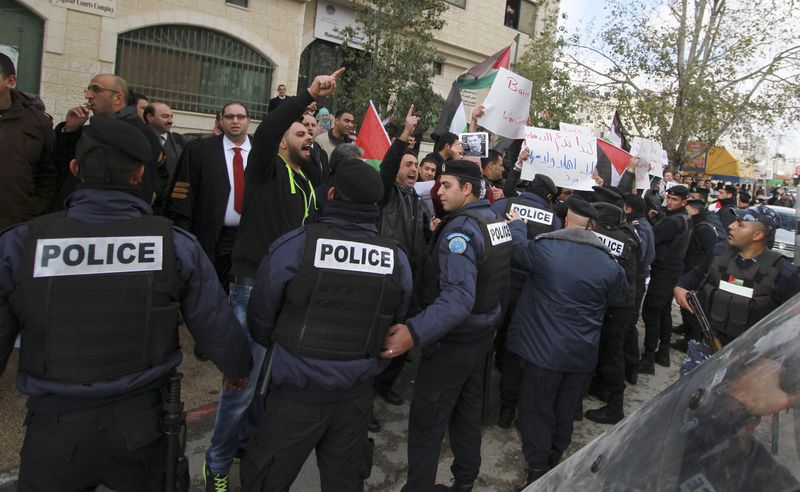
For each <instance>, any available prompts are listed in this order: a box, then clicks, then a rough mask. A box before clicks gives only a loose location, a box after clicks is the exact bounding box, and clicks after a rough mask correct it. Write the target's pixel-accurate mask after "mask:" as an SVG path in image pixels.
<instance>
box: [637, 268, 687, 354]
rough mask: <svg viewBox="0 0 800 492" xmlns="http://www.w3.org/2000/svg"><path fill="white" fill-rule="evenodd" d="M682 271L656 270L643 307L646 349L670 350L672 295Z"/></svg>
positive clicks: (651, 278)
mask: <svg viewBox="0 0 800 492" xmlns="http://www.w3.org/2000/svg"><path fill="white" fill-rule="evenodd" d="M680 277H681V272H669V271H662V270H654V271H653V273H652V276H651V277H650V285H649V286H648V287H647V295H646V296H645V298H644V306H643V307H642V319H643V320H644V329H645V334H644V351H645V353H650V354H652V353H654V352H655V351H656V350H658V349H659V348H660V349H661V350H664V351H668V350H669V342H670V338H671V337H672V295H673V292H672V291H673V289H675V286H676V285H677V284H678V279H679V278H680Z"/></svg>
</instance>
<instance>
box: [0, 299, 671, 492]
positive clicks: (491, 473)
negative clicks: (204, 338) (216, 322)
mask: <svg viewBox="0 0 800 492" xmlns="http://www.w3.org/2000/svg"><path fill="white" fill-rule="evenodd" d="M673 316H675V312H674V313H673ZM676 321H678V320H677V319H676ZM641 330H642V327H641V326H640V331H641ZM187 335H188V334H187V332H186V331H185V330H182V333H181V337H182V340H183V343H182V345H183V351H184V362H183V364H182V365H181V368H180V371H181V372H182V373H183V374H184V382H183V389H184V391H183V400H184V402H185V408H186V409H187V413H188V421H189V427H188V429H189V435H188V442H187V449H186V451H187V456H188V457H189V463H190V470H191V473H192V490H193V491H200V490H203V482H202V476H201V469H202V463H203V457H204V453H205V449H206V447H207V446H208V443H209V441H210V439H211V430H212V427H213V422H214V416H215V410H216V405H215V403H216V401H217V395H218V394H219V386H220V382H221V376H220V374H219V372H218V371H217V370H216V368H215V367H214V366H213V365H212V364H211V363H210V362H199V361H198V360H196V359H195V357H194V355H192V349H193V344H192V342H191V340H189V339H188V336H187ZM12 359H13V360H12V361H11V362H10V364H9V367H8V369H7V370H6V371H5V373H4V374H3V375H2V378H0V385H2V386H1V387H2V389H1V390H0V424H2V425H0V438H2V442H3V443H5V445H4V446H2V447H0V492H6V491H12V490H15V487H14V479H15V477H16V473H17V470H16V469H17V467H18V465H19V448H20V446H21V443H22V437H23V430H24V427H23V425H22V424H23V420H24V398H23V397H22V396H20V395H19V393H18V392H17V391H16V390H15V389H14V387H13V375H14V374H15V373H16V355H14V356H13V357H12ZM411 359H412V361H411V362H409V363H407V364H406V367H405V368H404V370H403V373H402V375H401V378H400V381H399V382H398V385H397V389H398V390H399V391H400V393H401V394H402V395H403V396H404V397H405V398H406V403H405V404H404V405H401V406H391V405H387V404H386V403H385V402H383V401H382V400H380V399H378V400H376V406H375V412H376V416H377V417H378V419H379V420H380V421H381V423H382V425H383V428H382V430H381V431H380V432H379V433H376V434H372V435H371V436H372V437H373V438H374V439H375V463H374V466H373V469H372V475H371V477H370V478H369V480H368V481H367V490H370V491H399V490H400V488H401V487H402V485H403V483H404V481H405V472H406V461H407V459H406V433H407V426H408V411H409V399H410V398H411V395H412V392H413V377H414V374H415V372H416V371H415V368H416V363H417V360H418V357H417V356H416V354H414V353H412V357H411ZM681 360H682V357H681V354H678V353H676V352H674V351H673V354H672V367H670V368H668V369H667V368H663V367H660V366H656V375H655V376H646V375H643V376H640V378H639V384H638V385H636V386H631V387H629V388H628V389H627V390H626V392H625V406H626V415H630V414H631V413H632V412H633V411H635V410H636V409H637V408H639V407H640V406H641V405H642V404H643V403H645V402H647V401H649V400H650V399H651V398H652V397H653V396H655V395H656V394H658V393H659V392H661V391H662V390H664V389H665V388H666V387H667V386H669V385H670V384H671V383H672V382H674V381H675V380H676V379H677V370H678V365H679V364H680V361H681ZM498 379H499V375H498V373H497V372H496V371H495V372H494V373H493V377H492V384H493V391H492V394H493V395H494V398H493V401H492V403H493V404H492V405H491V407H490V415H489V418H488V419H487V420H488V422H489V423H488V424H487V425H485V426H484V427H483V443H482V448H481V453H482V459H483V463H482V465H481V474H480V476H479V478H478V481H477V483H476V490H479V491H498V492H499V491H512V490H517V489H518V487H519V485H520V483H521V481H522V480H523V478H524V472H525V462H524V459H523V457H522V451H521V439H520V435H519V431H517V430H516V429H515V428H512V429H510V430H503V429H500V428H498V427H497V426H496V425H494V423H495V422H496V421H497V413H498V411H499V402H498V397H497V395H498V391H497V387H498V384H497V383H498ZM599 406H602V403H600V402H599V401H597V400H595V399H593V398H591V397H589V398H587V399H586V400H584V409H590V408H596V407H599ZM609 428H610V427H609V426H605V425H598V424H594V423H592V422H590V421H589V420H587V419H584V420H583V421H580V422H576V423H575V431H574V434H573V443H572V445H571V446H570V448H569V449H568V450H567V453H566V454H567V456H568V455H570V454H572V453H574V452H575V451H576V450H578V449H580V447H582V446H583V445H585V444H587V443H588V442H590V441H591V440H592V439H594V438H595V437H597V436H599V435H600V434H602V433H603V432H604V431H606V430H607V429H609ZM451 461H452V454H451V453H450V450H449V446H448V445H447V441H446V440H445V444H444V446H443V452H442V455H441V459H440V461H439V473H438V481H439V483H449V481H450V478H451V475H450V470H449V468H450V463H451ZM231 479H232V484H233V485H234V486H235V487H234V490H236V489H237V488H238V469H237V467H236V466H234V468H233V470H232V472H231ZM317 490H319V476H318V473H317V470H316V465H315V461H314V456H313V454H312V455H311V456H310V457H309V460H308V462H307V463H306V465H305V467H304V468H303V470H302V472H301V473H300V475H299V476H298V478H297V480H296V481H295V484H294V486H293V487H292V491H317Z"/></svg>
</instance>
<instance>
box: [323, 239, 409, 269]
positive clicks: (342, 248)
mask: <svg viewBox="0 0 800 492" xmlns="http://www.w3.org/2000/svg"><path fill="white" fill-rule="evenodd" d="M314 266H315V267H316V268H328V269H332V270H345V271H349V272H365V273H376V274H379V275H391V274H392V272H393V271H394V250H393V249H391V248H384V247H382V246H375V245H374V244H366V243H358V242H355V241H338V240H336V239H325V238H320V239H317V249H316V252H315V253H314Z"/></svg>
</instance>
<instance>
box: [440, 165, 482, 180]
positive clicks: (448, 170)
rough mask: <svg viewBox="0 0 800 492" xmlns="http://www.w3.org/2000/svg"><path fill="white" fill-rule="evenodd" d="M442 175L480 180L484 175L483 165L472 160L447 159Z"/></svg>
mask: <svg viewBox="0 0 800 492" xmlns="http://www.w3.org/2000/svg"><path fill="white" fill-rule="evenodd" d="M441 175H442V176H445V175H446V176H457V177H459V178H463V179H470V180H473V181H480V179H481V178H482V177H483V175H482V174H481V167H480V166H479V165H478V164H477V163H475V162H472V161H463V160H455V161H447V162H445V163H444V164H442V172H441Z"/></svg>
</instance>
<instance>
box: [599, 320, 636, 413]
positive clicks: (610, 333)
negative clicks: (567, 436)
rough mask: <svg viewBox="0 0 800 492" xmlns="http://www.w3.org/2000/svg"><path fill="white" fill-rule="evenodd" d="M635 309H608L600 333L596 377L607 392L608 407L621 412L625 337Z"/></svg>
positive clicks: (623, 391) (623, 386)
mask: <svg viewBox="0 0 800 492" xmlns="http://www.w3.org/2000/svg"><path fill="white" fill-rule="evenodd" d="M634 310H635V308H634V307H633V306H631V307H624V308H618V307H609V308H608V309H607V310H606V315H605V318H604V319H603V328H602V331H601V332H600V350H599V355H598V359H597V377H598V382H599V383H600V385H601V386H602V387H603V388H605V389H606V390H608V392H609V400H608V405H609V406H610V407H611V408H613V409H614V410H618V411H620V412H622V402H623V395H624V393H625V354H624V348H625V336H626V333H627V331H628V328H629V327H630V320H631V318H632V317H633V316H634Z"/></svg>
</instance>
